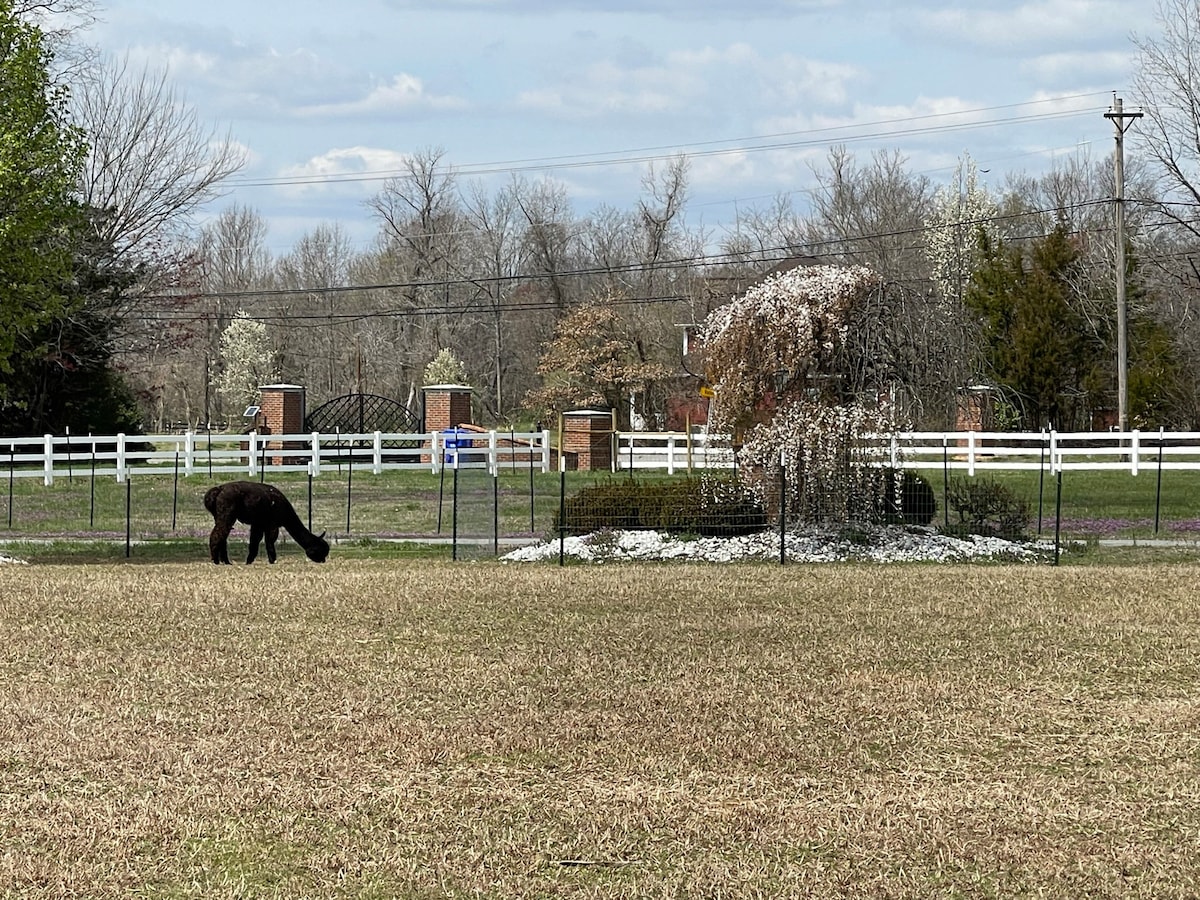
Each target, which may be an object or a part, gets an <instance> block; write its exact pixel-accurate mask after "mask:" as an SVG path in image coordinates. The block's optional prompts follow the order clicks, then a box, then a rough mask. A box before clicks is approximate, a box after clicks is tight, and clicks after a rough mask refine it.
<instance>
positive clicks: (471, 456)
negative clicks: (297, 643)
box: [0, 430, 550, 485]
mask: <svg viewBox="0 0 1200 900" xmlns="http://www.w3.org/2000/svg"><path fill="white" fill-rule="evenodd" d="M6 457H7V459H6ZM507 466H512V467H514V468H516V467H521V468H535V469H539V470H541V471H543V472H547V471H549V470H550V432H549V431H533V432H514V431H473V430H470V431H468V430H453V431H431V432H424V433H391V432H379V431H375V432H368V433H362V434H352V433H341V432H339V433H335V434H321V433H317V432H314V433H312V434H278V435H276V434H271V435H265V434H258V433H257V432H253V431H252V432H250V433H248V434H234V435H230V434H209V433H204V432H185V433H184V434H150V435H126V434H116V435H53V434H46V435H42V436H41V437H11V438H10V437H5V438H0V467H4V468H6V469H7V474H8V476H9V477H12V478H37V477H40V478H41V479H42V480H43V481H44V482H45V483H46V484H47V485H49V484H53V483H54V480H55V478H62V477H74V476H93V477H99V476H109V477H115V478H116V479H117V481H118V482H122V481H124V480H125V479H127V478H129V477H131V476H133V475H138V474H162V473H163V472H166V471H172V470H173V471H176V472H180V473H182V474H185V475H193V474H217V473H220V474H225V475H233V474H242V475H247V476H250V477H257V476H258V475H259V474H260V473H262V472H263V471H264V470H266V469H269V470H271V471H275V472H306V473H308V474H310V475H313V476H318V475H320V474H321V471H322V470H323V469H329V468H333V467H336V468H337V469H338V470H339V471H342V470H345V469H346V468H347V467H350V468H352V469H354V470H361V471H369V472H371V473H373V474H379V473H380V472H383V471H385V470H393V469H414V470H424V471H432V472H434V473H437V472H439V471H440V470H441V469H442V468H443V467H446V468H474V469H483V468H486V469H487V470H488V471H489V472H490V473H492V474H495V473H497V472H498V471H499V470H500V469H501V468H502V467H507Z"/></svg>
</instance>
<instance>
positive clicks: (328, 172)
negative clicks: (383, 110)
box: [277, 147, 408, 195]
mask: <svg viewBox="0 0 1200 900" xmlns="http://www.w3.org/2000/svg"><path fill="white" fill-rule="evenodd" d="M407 159H408V154H405V153H397V152H396V151H394V150H386V149H381V148H378V147H337V148H333V149H331V150H327V151H326V152H324V153H322V154H320V155H318V156H313V157H310V158H309V159H307V160H305V161H304V162H302V163H298V164H295V165H290V166H285V167H283V168H282V169H280V171H279V173H278V176H277V177H278V178H279V179H281V180H282V182H284V183H283V184H282V185H281V187H282V188H283V189H284V190H285V191H286V192H287V193H288V194H291V195H301V194H303V195H311V194H316V193H328V192H343V193H347V192H348V193H353V194H368V193H374V192H375V191H376V190H377V189H378V187H379V182H380V180H382V179H383V178H387V177H390V176H392V175H399V174H400V173H401V172H402V171H403V170H404V165H405V162H406V161H407Z"/></svg>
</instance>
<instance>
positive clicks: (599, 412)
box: [563, 409, 612, 416]
mask: <svg viewBox="0 0 1200 900" xmlns="http://www.w3.org/2000/svg"><path fill="white" fill-rule="evenodd" d="M563 415H564V416H611V415H612V410H611V409H573V410H571V411H570V412H565V413H563Z"/></svg>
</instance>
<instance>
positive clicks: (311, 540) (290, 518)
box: [279, 503, 317, 550]
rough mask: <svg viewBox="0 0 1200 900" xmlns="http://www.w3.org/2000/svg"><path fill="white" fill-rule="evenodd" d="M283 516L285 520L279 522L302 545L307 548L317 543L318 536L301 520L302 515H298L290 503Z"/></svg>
mask: <svg viewBox="0 0 1200 900" xmlns="http://www.w3.org/2000/svg"><path fill="white" fill-rule="evenodd" d="M281 518H282V520H283V521H281V522H280V523H279V524H280V525H282V526H283V528H284V530H286V531H287V533H288V534H290V535H291V536H292V539H293V540H294V541H295V542H296V543H297V544H299V545H300V546H301V547H303V548H304V549H306V550H307V549H308V548H309V547H311V546H312V545H313V544H315V543H316V541H317V536H316V535H315V534H313V533H312V532H311V531H309V530H308V529H307V528H305V527H304V523H303V522H301V521H300V517H299V516H298V515H296V510H295V508H294V507H293V506H292V505H291V504H290V503H289V504H287V506H286V507H285V508H284V510H283V515H282V516H281Z"/></svg>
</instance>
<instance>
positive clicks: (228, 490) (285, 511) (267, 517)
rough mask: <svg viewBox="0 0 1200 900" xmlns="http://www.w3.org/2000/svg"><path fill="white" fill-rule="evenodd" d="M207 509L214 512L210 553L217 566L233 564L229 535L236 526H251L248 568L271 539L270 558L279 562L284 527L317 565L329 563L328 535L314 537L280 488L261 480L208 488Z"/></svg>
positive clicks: (268, 548) (315, 535) (205, 502)
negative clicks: (277, 551)
mask: <svg viewBox="0 0 1200 900" xmlns="http://www.w3.org/2000/svg"><path fill="white" fill-rule="evenodd" d="M204 508H205V509H207V510H208V511H209V512H210V513H212V517H213V522H214V524H213V530H212V534H211V535H209V538H208V552H209V554H210V555H211V556H212V561H213V562H214V563H225V564H226V565H229V532H230V531H232V530H233V526H234V523H236V522H242V523H244V524H246V525H249V526H250V553H249V555H248V556H247V557H246V565H249V564H250V563H252V562H254V558H255V557H256V556H258V545H259V543H260V542H261V541H262V539H263V538H264V537H265V538H266V539H267V559H268V560H270V561H271V562H275V541H276V539H277V538H278V537H279V529H280V528H284V529H286V530H287V533H288V534H290V535H291V536H292V538H293V539H294V540H295V541H296V543H297V544H299V545H300V546H301V547H303V548H304V552H305V554H307V556H308V558H309V559H311V560H312V561H313V562H325V557H327V556H329V542H328V541H327V540H325V532H323V531H322V532H321V533H320V534H319V535H318V534H313V533H312V532H311V531H309V530H308V529H307V528H305V527H304V523H303V522H301V521H300V517H299V516H298V515H296V510H295V509H294V508H293V507H292V504H291V503H289V502H288V498H287V497H285V496H283V492H282V491H280V490H279V488H277V487H275V486H274V485H270V484H260V483H259V482H257V481H230V482H226V483H225V484H218V485H216V486H214V487H211V488H209V489H208V491H207V493H205V495H204Z"/></svg>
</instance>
